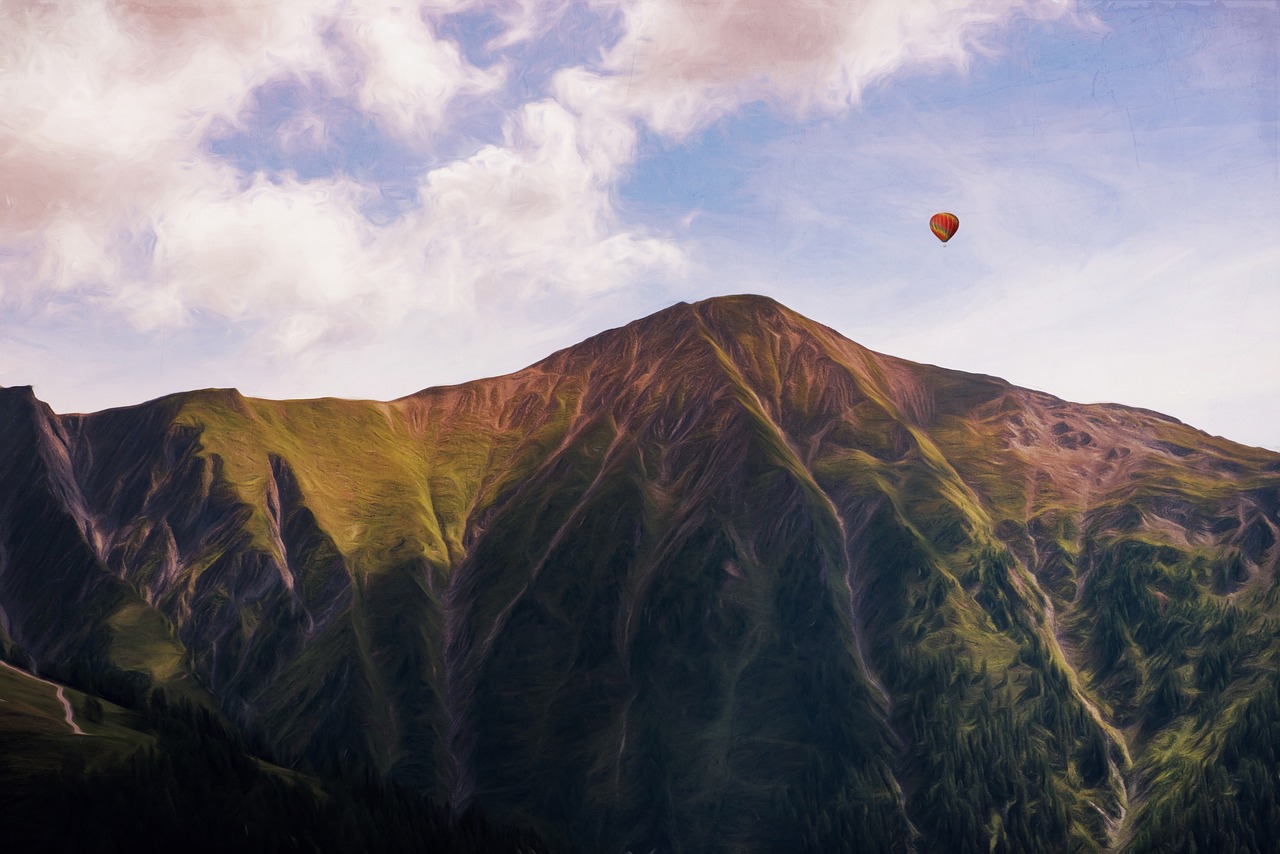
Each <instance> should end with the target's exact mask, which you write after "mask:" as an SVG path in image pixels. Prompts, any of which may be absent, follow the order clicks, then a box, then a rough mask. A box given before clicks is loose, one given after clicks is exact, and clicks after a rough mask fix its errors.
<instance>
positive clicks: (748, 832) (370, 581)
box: [0, 297, 1280, 851]
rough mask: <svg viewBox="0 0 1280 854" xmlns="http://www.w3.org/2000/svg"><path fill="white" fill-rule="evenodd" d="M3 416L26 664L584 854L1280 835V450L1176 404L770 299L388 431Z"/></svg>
mask: <svg viewBox="0 0 1280 854" xmlns="http://www.w3.org/2000/svg"><path fill="white" fill-rule="evenodd" d="M0 411H2V412H3V417H4V422H3V423H4V424H5V428H4V429H5V431H6V432H5V435H4V438H5V439H6V442H5V443H4V448H5V451H4V453H5V456H4V458H3V460H0V478H3V483H4V485H5V489H4V493H5V503H4V504H3V505H2V506H0V547H2V549H0V559H2V560H3V572H0V607H2V608H3V609H4V613H5V615H7V619H6V620H5V623H4V627H5V631H6V632H7V633H8V636H9V638H10V645H11V646H12V647H13V649H14V652H15V654H25V655H28V656H30V657H31V658H32V659H33V660H34V661H35V662H36V663H38V664H39V665H40V667H42V668H44V669H46V670H48V671H49V672H56V673H59V674H61V675H63V676H65V677H66V678H67V679H69V680H71V681H73V682H75V684H78V685H82V686H85V687H88V688H91V689H96V690H102V691H104V692H108V693H109V692H111V691H116V692H117V693H119V692H122V691H123V692H124V693H128V691H129V690H134V691H136V690H144V689H145V687H146V686H149V685H158V686H164V687H165V688H166V691H178V692H183V693H185V694H186V695H188V696H190V697H191V698H192V699H193V700H194V701H196V702H203V703H207V704H209V705H212V706H216V707H217V708H218V709H220V710H221V712H222V713H223V714H224V715H226V716H227V718H228V719H230V720H232V721H234V722H236V723H237V724H238V725H240V726H243V727H247V728H250V729H253V730H255V731H259V732H261V733H262V734H263V735H264V736H265V737H266V738H267V739H268V740H269V741H271V742H272V743H273V745H274V746H275V748H276V750H278V751H280V752H281V753H283V754H286V755H287V754H290V753H293V754H299V755H305V756H309V757H310V758H311V759H313V760H315V761H317V762H327V761H332V759H333V757H345V759H344V761H349V762H356V763H360V764H367V765H369V766H371V767H372V768H375V769H377V770H378V771H380V772H382V773H385V774H389V775H391V776H393V777H395V778H397V779H399V780H401V781H403V782H407V783H409V784H411V785H414V786H416V787H418V788H420V789H422V790H423V791H426V792H428V793H430V794H431V795H433V796H434V797H437V798H439V799H450V800H452V801H453V802H455V803H456V804H459V805H462V804H466V803H470V802H475V803H478V804H480V805H482V806H483V807H484V808H485V809H486V810H487V811H489V812H491V813H493V814H496V815H499V816H507V817H510V818H511V819H513V820H516V821H519V822H528V823H532V824H534V825H535V826H537V827H539V828H540V829H541V830H543V831H544V833H545V834H546V835H549V836H553V835H559V834H562V833H563V834H568V836H569V837H570V838H571V839H573V840H574V841H575V842H576V843H577V844H578V845H580V846H581V847H582V848H583V849H585V850H592V851H596V850H599V851H624V850H642V851H648V850H650V849H654V850H658V851H779V850H813V851H833V850H850V851H864V850H893V851H898V850H905V849H910V848H914V849H916V850H922V851H923V850H954V851H964V850H975V851H977V850H982V851H989V850H1008V851H1032V850H1046V851H1056V850H1064V849H1084V850H1089V849H1120V848H1125V847H1128V848H1132V849H1134V850H1178V846H1179V845H1185V844H1188V841H1195V844H1196V845H1197V846H1198V847H1200V848H1201V849H1202V850H1203V848H1204V847H1205V846H1206V845H1209V846H1214V847H1216V848H1217V849H1218V850H1223V849H1222V846H1223V845H1224V844H1226V843H1228V842H1229V843H1231V846H1234V847H1235V848H1237V849H1238V850H1249V845H1251V844H1252V845H1253V846H1254V847H1256V848H1258V849H1261V847H1262V846H1263V844H1264V841H1265V840H1267V839H1270V838H1275V837H1273V836H1268V835H1267V834H1268V833H1270V832H1271V830H1272V829H1274V830H1276V831H1277V833H1280V825H1278V821H1280V808H1278V807H1277V800H1278V799H1280V793H1278V790H1277V787H1276V782H1275V780H1274V775H1270V774H1268V773H1266V769H1267V768H1270V767H1273V765H1272V764H1269V763H1274V761H1275V758H1276V752H1277V746H1278V745H1280V727H1278V726H1277V724H1276V721H1277V720H1280V714H1277V713H1280V693H1278V692H1280V680H1277V677H1276V674H1277V672H1280V667H1278V666H1277V665H1280V661H1278V660H1277V656H1278V655H1280V643H1278V642H1277V641H1278V639H1280V635H1278V632H1280V619H1278V617H1277V605H1280V588H1278V587H1277V582H1276V571H1275V570H1276V562H1277V559H1278V557H1280V549H1277V547H1276V540H1277V534H1278V533H1280V455H1276V454H1274V453H1271V452H1267V451H1263V450H1261V449H1251V448H1245V447H1242V446H1239V445H1236V444H1233V443H1231V442H1229V441H1226V440H1223V439H1217V438H1212V437H1208V436H1206V435H1205V434H1203V433H1200V432H1198V431H1196V430H1194V429H1193V428H1190V427H1187V426H1185V425H1182V424H1180V423H1178V422H1176V421H1174V420H1172V419H1169V418H1167V417H1165V416H1161V415H1158V414H1156V413H1150V412H1145V411H1142V410H1136V409H1131V408H1126V407H1121V406H1115V405H1105V406H1082V405H1077V404H1071V403H1067V402H1065V401H1061V400H1059V399H1057V398H1054V397H1052V396H1050V395H1047V394H1044V393H1040V392H1033V391H1028V390H1025V389H1020V388H1017V387H1014V386H1011V385H1009V384H1008V383H1005V382H1003V381H1001V380H998V379H995V378H991V377H983V376H975V375H970V374H962V373H958V372H954V371H947V370H944V369H941V368H935V367H930V366H923V365H917V364H914V363H911V362H907V361H903V360H900V359H894V358H891V357H888V356H884V355H881V354H876V353H872V352H871V351H868V350H866V349H864V348H861V347H859V346H858V345H856V344H854V343H852V342H850V341H847V340H846V339H844V338H842V337H840V336H839V335H838V334H836V333H835V332H833V331H832V330H829V329H827V328H825V327H822V326H820V325H819V324H816V323H814V322H812V321H809V320H807V319H805V318H802V317H800V316H798V315H795V314H794V313H792V312H790V311H788V310H786V309H785V308H783V307H781V306H779V305H778V304H776V303H774V302H772V301H770V300H767V299H764V298H759V297H733V298H720V299H714V300H708V301H706V302H702V303H698V304H696V305H684V304H681V305H677V306H673V307H672V308H670V309H667V310H665V311H663V312H660V313H658V314H656V315H653V316H651V317H649V318H645V319H644V320H641V321H637V322H636V323H633V324H630V325H628V326H626V327H623V328H621V329H616V330H611V331H609V332H606V333H603V334H601V335H598V336H596V337H594V338H592V339H589V340H588V341H585V342H583V343H582V344H580V345H577V346H575V347H571V348H568V349H566V350H563V351H560V352H559V353H556V354H554V355H552V356H551V357H549V358H548V359H546V360H544V361H542V362H539V363H538V364H536V365H533V366H531V367H529V368H527V369H525V370H524V371H520V372H518V373H516V374H512V375H509V376H506V377H498V378H493V379H488V380H479V381H476V382H473V383H467V384H465V385H461V386H455V387H450V388H442V389H429V390H426V391H423V392H420V393H418V394H416V395H412V396H409V397H407V398H403V399H401V400H397V401H392V402H389V403H373V402H359V401H340V400H316V401H285V402H273V401H262V400H252V399H248V398H244V397H242V396H240V395H238V394H237V393H235V392H219V391H214V392H194V393H189V394H183V395H174V396H171V397H168V398H164V399H161V400H158V401H153V402H151V403H148V404H143V405H141V406H138V407H131V408H128V409H121V410H110V411H108V412H103V413H96V414H92V415H84V416H57V415H54V414H53V413H51V412H49V411H48V409H47V407H44V406H43V404H40V403H39V402H38V401H36V400H35V399H34V397H32V396H31V394H30V392H29V390H25V391H24V390H17V389H9V390H5V391H4V392H3V397H2V398H0ZM1224 792H1230V793H1232V794H1233V795H1234V797H1233V798H1232V799H1231V800H1230V801H1224V800H1223V798H1222V794H1223V793H1224ZM1229 847H1230V846H1229Z"/></svg>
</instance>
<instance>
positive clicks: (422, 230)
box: [0, 0, 1280, 449]
mask: <svg viewBox="0 0 1280 854" xmlns="http://www.w3.org/2000/svg"><path fill="white" fill-rule="evenodd" d="M0 99H3V102H4V103H5V104H6V105H8V106H7V107H6V109H5V110H4V111H3V113H0V384H5V385H20V384H31V385H34V386H35V390H36V393H37V394H38V395H39V396H40V397H41V398H43V399H44V400H46V401H48V402H49V403H50V404H51V405H52V406H53V407H54V409H56V410H57V411H60V412H70V411H92V410H97V409H102V408H107V407H111V406H119V405H126V404H132V403H137V402H140V401H142V400H146V399H149V398H153V397H156V396H159V395H161V394H165V393H168V392H172V391H178V390H182V389H189V388H201V387H211V386H234V387H238V388H240V389H241V390H242V391H244V392H245V393H246V394H251V395H257V396H263V397H278V398H280V397H312V396H321V395H336V396H344V397H361V398H376V399H388V398H392V397H397V396H400V395H403V394H408V393H411V392H413V391H416V390H418V389H421V388H424V387H427V386H431V385H439V384H446V383H455V382H462V381H465V380H468V379H474V378H477V377H481V376H488V375H493V374H498V373H506V372H509V371H512V370H516V369H519V368H521V367H523V366H525V365H527V364H529V363H531V362H533V361H536V360H537V359H539V358H541V357H542V356H544V355H546V354H548V353H549V352H551V351H552V350H554V349H557V348H559V347H563V346H567V345H569V344H572V343H574V342H576V341H578V340H581V339H582V338H584V337H587V336H588V335H591V334H594V333H595V332H598V331H600V330H601V329H604V328H608V327H612V326H618V325H622V324H624V323H626V322H628V321H630V320H633V319H635V318H638V317H641V316H643V315H645V314H648V313H651V312H653V311H656V310H658V309H660V308H663V307H665V306H667V305H670V304H671V303H673V302H676V301H679V300H689V301H692V300H697V299H702V298H705V297H708V296H712V295H716V294H725V293H741V292H752V293H764V294H768V295H770V296H773V297H775V298H776V299H778V300H780V301H781V302H783V303H784V304H786V305H789V306H790V307H792V308H794V309H796V310H798V311H800V312H802V313H804V314H806V315H808V316H810V317H812V318H814V319H816V320H819V321H821V322H823V323H826V324H827V325H830V326H833V327H835V328H836V329H838V330H839V331H841V332H842V333H844V334H845V335H847V336H848V337H850V338H852V339H854V340H856V341H858V342H859V343H861V344H864V345H866V346H868V347H871V348H872V349H876V350H880V351H882V352H887V353H891V354H893V355H896V356H901V357H904V358H908V359H913V360H916V361H922V362H928V363H932V364H938V365H942V366H945V367H950V368H957V369H961V370H969V371H976V372H981V373H989V374H994V375H997V376H1001V377H1004V378H1006V379H1008V380H1010V381H1011V382H1014V383H1017V384H1019V385H1024V386H1028V387H1031V388H1037V389H1042V390H1045V391H1049V392H1051V393H1054V394H1057V395H1059V396H1061V397H1065V398H1067V399H1070V400H1076V401H1080V402H1102V401H1117V402H1122V403H1127V404H1131V405H1137V406H1143V407H1147V408H1151V409H1155V410H1158V411H1161V412H1165V413H1168V414H1170V415H1173V416H1175V417H1178V418H1180V419H1182V420H1184V421H1186V422H1188V423H1190V424H1192V425H1194V426H1197V427H1200V428H1201V429H1204V430H1206V431H1208V432H1210V433H1215V434H1220V435H1225V436H1227V437H1228V438H1232V439H1235V440H1237V441H1241V442H1245V443H1247V444H1255V445H1263V446H1267V447H1271V448H1275V449H1280V335H1277V334H1276V333H1275V319H1276V318H1277V317H1280V241H1278V240H1276V239H1275V238H1274V236H1273V235H1272V234H1271V231H1270V224H1271V223H1273V222H1275V221H1277V219H1278V218H1280V217H1278V215H1280V151H1278V148H1277V113H1278V112H1280V4H1278V3H1276V2H1273V0H1238V2H1220V3H1206V2H1179V0H1169V2H1123V0H1113V2H1083V1H1082V2H1071V1H1070V0H937V2H916V3H912V2H904V0H582V1H581V2H579V0H493V2H490V0H431V2H426V3H415V2H404V3H394V2H378V1H377V0H281V2H278V3H274V4H270V5H267V6H265V7H264V6H262V5H260V4H254V3H249V2H246V0H130V2H124V1H123V0H115V1H114V2H102V0H79V1H78V2H66V3H57V2H54V3H46V4H40V5H30V4H5V5H3V6H0ZM937 210H950V211H954V212H955V213H956V214H958V215H959V217H960V220H961V226H960V230H959V233H958V234H957V235H956V237H955V238H954V239H953V240H952V241H951V242H950V243H949V244H948V245H947V246H946V247H943V246H942V245H941V244H939V243H938V242H937V241H936V240H935V239H934V238H933V237H932V235H931V234H930V232H929V229H928V219H929V216H930V215H931V214H932V213H933V212H935V211H937Z"/></svg>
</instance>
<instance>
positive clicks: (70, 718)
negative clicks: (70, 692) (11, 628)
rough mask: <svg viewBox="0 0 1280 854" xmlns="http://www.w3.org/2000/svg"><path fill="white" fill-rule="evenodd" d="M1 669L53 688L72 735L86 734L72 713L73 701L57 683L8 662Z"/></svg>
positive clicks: (1, 663) (1, 662)
mask: <svg viewBox="0 0 1280 854" xmlns="http://www.w3.org/2000/svg"><path fill="white" fill-rule="evenodd" d="M0 667H7V668H8V669H9V670H12V671H13V672H14V673H17V674H20V675H22V676H25V677H27V678H28V679H34V680H35V681H37V682H43V683H44V684H46V685H48V686H49V687H50V688H53V689H54V692H53V695H54V697H56V698H57V700H58V702H59V703H61V704H62V711H63V712H64V716H65V719H66V722H67V726H68V727H69V728H70V729H71V734H72V735H85V734H86V733H85V731H84V730H82V729H80V726H79V725H78V724H77V723H76V719H75V715H74V714H73V713H72V711H71V701H70V700H68V699H67V695H66V693H65V692H64V691H63V690H62V686H61V685H58V684H57V683H55V682H50V681H49V680H48V679H41V678H40V677H39V676H36V675H35V674H33V673H28V672H27V671H25V670H23V669H21V668H18V667H14V666H13V665H12V664H10V663H8V662H7V661H0Z"/></svg>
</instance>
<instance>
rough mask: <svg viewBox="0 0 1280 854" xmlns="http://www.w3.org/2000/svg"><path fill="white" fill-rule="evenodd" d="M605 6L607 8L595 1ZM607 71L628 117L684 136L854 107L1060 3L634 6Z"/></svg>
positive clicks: (888, 0)
mask: <svg viewBox="0 0 1280 854" xmlns="http://www.w3.org/2000/svg"><path fill="white" fill-rule="evenodd" d="M596 5H597V6H600V7H603V8H611V7H613V6H614V4H613V3H609V2H598V3H597V4H596ZM621 6H622V10H623V17H624V32H623V36H622V38H620V39H619V40H618V41H617V42H616V43H615V44H614V45H613V46H612V47H611V48H610V49H609V51H608V52H607V53H606V54H605V58H604V70H605V72H607V75H608V76H609V78H610V79H611V80H612V85H614V86H615V87H616V88H618V89H619V90H621V91H622V95H621V96H619V97H620V98H621V100H623V101H625V102H626V104H627V106H628V108H629V109H630V111H631V112H632V113H634V114H635V115H637V116H639V117H640V118H642V119H644V120H645V121H646V122H647V123H648V124H649V125H650V126H651V127H652V128H654V129H655V130H657V131H659V132H661V133H665V134H669V135H673V136H681V135H683V134H686V133H689V132H691V131H692V130H694V129H696V128H698V127H701V126H703V125H705V124H707V123H708V122H710V121H714V120H715V119H716V118H718V117H720V116H721V115H724V114H725V113H727V112H730V111H732V110H734V109H736V108H737V107H738V106H740V105H741V104H744V103H747V102H750V101H753V100H758V99H766V100H770V101H773V102H774V103H776V104H779V105H785V107H786V108H787V109H792V110H796V111H799V112H803V111H806V110H810V109H814V108H822V109H839V108H843V107H846V106H848V105H850V104H852V103H856V102H857V101H858V99H859V97H860V95H861V92H862V91H863V90H864V89H865V87H866V86H868V85H870V84H872V83H874V82H876V81H877V80H880V79H882V78H884V77H886V76H888V75H890V74H892V73H893V72H894V71H896V70H898V69H899V68H901V67H903V66H907V65H931V64H947V65H953V66H958V67H964V66H965V65H966V63H967V61H968V58H969V57H970V56H971V55H972V54H973V53H975V52H989V51H991V50H992V49H993V48H992V47H991V45H990V44H989V43H988V42H986V41H984V39H985V38H986V37H989V36H990V35H993V34H994V33H995V32H996V30H997V28H998V27H999V25H1001V24H1003V23H1005V22H1007V21H1008V19H1009V18H1010V17H1011V16H1012V15H1015V14H1024V15H1032V16H1037V17H1045V18H1053V17H1060V16H1063V15H1067V14H1069V11H1068V9H1069V7H1068V5H1067V4H1065V3H1062V2H1056V0H946V2H938V0H634V1H633V2H628V3H624V4H621Z"/></svg>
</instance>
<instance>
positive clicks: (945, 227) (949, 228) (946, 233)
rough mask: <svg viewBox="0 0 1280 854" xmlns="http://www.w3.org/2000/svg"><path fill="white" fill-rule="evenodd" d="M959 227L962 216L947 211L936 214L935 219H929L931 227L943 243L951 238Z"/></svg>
mask: <svg viewBox="0 0 1280 854" xmlns="http://www.w3.org/2000/svg"><path fill="white" fill-rule="evenodd" d="M959 227H960V217H958V216H956V215H955V214H953V213H947V212H946V211H943V212H942V213H936V214H934V215H933V219H931V220H929V228H931V229H933V233H934V235H935V236H937V238H938V239H939V240H941V241H942V242H943V243H946V242H947V241H948V240H950V239H951V235H953V234H955V233H956V229H958V228H959Z"/></svg>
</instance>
